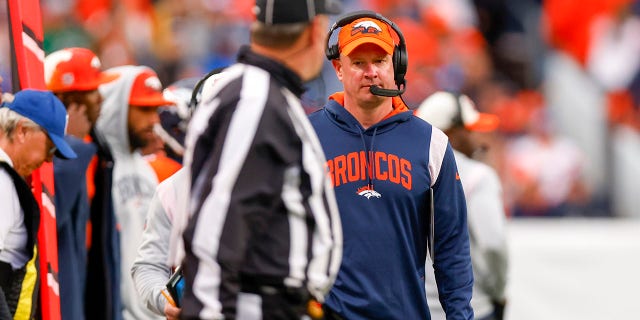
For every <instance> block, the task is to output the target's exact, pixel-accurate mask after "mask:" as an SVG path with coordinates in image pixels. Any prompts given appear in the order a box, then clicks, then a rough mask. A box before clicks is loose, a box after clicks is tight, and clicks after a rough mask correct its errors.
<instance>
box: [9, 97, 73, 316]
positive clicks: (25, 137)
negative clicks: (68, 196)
mask: <svg viewBox="0 0 640 320" xmlns="http://www.w3.org/2000/svg"><path fill="white" fill-rule="evenodd" d="M66 124H67V112H66V111H65V108H64V106H63V105H62V102H60V100H58V98H56V97H55V96H54V95H53V94H52V93H51V92H49V91H39V90H23V91H20V92H18V93H17V94H16V95H15V97H14V99H13V101H5V102H3V103H2V106H1V107H0V203H1V204H2V206H3V212H2V213H3V214H2V219H0V319H13V316H14V314H15V312H16V310H23V311H25V310H26V311H27V312H29V311H30V310H31V311H33V310H36V308H35V307H32V304H33V302H34V301H38V299H37V295H38V287H37V284H36V285H33V284H32V285H29V282H28V281H27V282H23V280H24V279H25V278H30V277H35V278H37V272H38V271H37V267H38V266H37V265H36V263H35V261H36V259H33V258H34V257H35V256H37V250H35V249H34V247H35V245H36V236H37V233H38V225H39V222H40V210H39V208H38V203H37V202H36V199H35V197H34V196H33V194H32V193H31V187H30V186H29V185H28V184H27V182H26V181H25V178H26V177H27V176H29V175H30V174H31V172H33V170H35V169H37V168H39V167H40V165H42V163H43V162H45V161H47V162H51V160H52V159H53V156H54V154H55V155H57V156H58V157H61V158H64V159H72V158H75V157H76V154H75V153H74V152H73V150H72V149H71V147H69V145H68V144H67V143H66V142H65V140H64V135H65V128H66ZM32 279H33V278H32ZM29 318H31V316H30V317H29Z"/></svg>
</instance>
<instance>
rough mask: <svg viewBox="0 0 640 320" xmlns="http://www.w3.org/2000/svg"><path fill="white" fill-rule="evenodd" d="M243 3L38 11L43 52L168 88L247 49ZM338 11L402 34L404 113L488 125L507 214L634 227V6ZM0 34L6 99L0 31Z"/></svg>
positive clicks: (320, 82) (106, 4)
mask: <svg viewBox="0 0 640 320" xmlns="http://www.w3.org/2000/svg"><path fill="white" fill-rule="evenodd" d="M0 3H1V4H0V25H2V26H7V25H8V24H7V21H6V19H7V12H6V1H0ZM253 3H254V0H120V1H118V0H42V1H41V5H42V11H43V12H42V15H43V27H44V30H45V39H44V49H45V52H46V53H47V54H48V53H50V52H53V51H55V50H58V49H61V48H64V47H72V46H74V47H86V48H90V49H92V50H93V51H94V52H96V53H98V55H99V57H100V59H101V60H102V62H103V67H104V68H105V69H106V68H110V67H114V66H118V65H124V64H142V65H147V66H150V67H151V68H153V69H154V70H156V71H157V72H158V75H159V77H160V80H161V81H162V83H165V84H169V83H173V82H175V81H177V80H179V79H183V78H187V77H193V76H200V75H203V74H205V73H206V72H207V71H209V70H211V69H213V68H216V67H222V66H226V65H228V64H230V63H232V62H233V61H234V60H235V54H236V51H237V50H238V48H239V47H240V45H242V44H245V43H248V40H249V39H248V34H249V33H248V27H249V22H250V21H251V17H252V10H251V9H252V5H253ZM343 3H344V7H345V8H344V11H345V12H348V11H353V10H359V9H370V10H374V11H377V12H380V13H382V14H383V15H385V16H386V17H388V18H390V19H391V20H393V21H395V22H396V23H397V24H398V26H399V27H400V28H401V30H402V31H403V34H404V37H405V38H406V40H407V49H408V53H409V70H408V73H407V81H408V87H407V91H406V93H405V94H404V95H403V98H404V100H405V101H406V102H407V104H408V105H409V106H410V107H412V108H417V107H418V106H419V105H420V103H421V102H422V101H423V100H424V99H425V98H426V97H427V96H428V95H429V94H431V93H433V92H435V91H436V90H442V89H444V90H451V91H456V92H463V93H465V94H467V95H469V96H470V97H471V98H472V99H473V100H474V101H476V103H477V105H478V108H479V109H480V110H482V111H484V112H489V113H494V114H496V115H498V116H499V117H500V119H501V127H500V129H499V130H498V131H497V132H495V133H492V134H489V135H486V136H485V137H484V138H485V139H486V145H487V146H490V148H487V149H486V150H484V152H482V153H481V154H478V155H477V156H478V157H479V158H481V159H482V160H484V161H486V162H487V163H489V164H490V165H492V166H494V167H495V168H496V169H497V171H498V172H499V174H500V176H501V179H502V180H503V186H504V196H505V202H506V205H507V212H508V213H509V214H510V215H511V216H514V217H519V216H616V217H640V210H638V209H636V208H640V197H638V196H637V195H636V194H637V190H640V108H639V106H640V37H638V36H637V35H638V34H640V1H632V0H606V1H605V0H547V1H541V0H519V1H509V0H345V1H343ZM334 18H335V17H334ZM0 30H1V31H0V76H2V78H3V79H4V82H2V90H3V91H5V92H8V91H12V87H11V76H10V71H11V68H10V65H11V59H10V54H9V39H8V32H7V31H8V30H7V28H2V29H0ZM308 85H309V88H310V90H309V92H308V93H307V94H306V96H305V99H304V102H305V104H306V107H307V108H308V110H309V111H312V110H314V109H316V108H318V107H320V106H322V104H323V103H324V101H325V99H326V97H327V96H328V95H329V94H331V93H333V92H334V91H337V90H338V88H340V83H339V82H337V79H336V77H335V75H334V73H333V70H332V68H331V66H330V64H329V63H328V62H327V63H326V65H325V68H324V71H323V74H322V76H321V77H320V78H318V79H317V80H314V81H312V82H311V83H309V84H308ZM407 139H411V137H407Z"/></svg>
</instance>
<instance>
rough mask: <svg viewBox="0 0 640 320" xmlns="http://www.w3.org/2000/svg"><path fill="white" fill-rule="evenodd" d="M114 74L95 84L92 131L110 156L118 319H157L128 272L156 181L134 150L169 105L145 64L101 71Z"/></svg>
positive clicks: (149, 136) (145, 140)
mask: <svg viewBox="0 0 640 320" xmlns="http://www.w3.org/2000/svg"><path fill="white" fill-rule="evenodd" d="M106 72H109V73H115V74H118V75H119V77H118V79H117V80H116V81H113V82H110V83H108V84H105V85H103V86H101V87H100V91H101V93H102V95H103V97H104V102H103V104H102V110H101V113H100V117H99V118H98V122H97V124H96V130H97V131H98V132H99V133H100V134H102V135H103V136H104V138H105V140H106V144H107V145H108V147H109V148H110V149H111V153H112V155H113V160H114V166H113V185H112V190H111V192H112V196H113V209H114V212H115V218H116V223H117V229H118V230H119V243H120V280H119V287H120V295H121V303H122V306H123V313H122V318H123V319H125V320H128V319H160V318H159V317H158V316H156V315H154V314H153V313H152V312H150V311H149V310H148V309H147V308H146V307H145V305H144V304H143V303H142V302H141V301H140V298H139V296H138V294H137V292H136V289H135V287H134V285H133V281H132V279H131V277H130V276H129V270H131V266H132V265H133V261H134V259H135V257H136V253H137V248H138V246H139V245H140V243H141V241H142V232H143V230H144V224H145V218H146V214H147V211H148V207H149V203H150V201H151V199H152V197H153V194H154V191H155V188H156V186H157V185H158V179H157V177H156V174H155V172H154V171H153V169H152V168H151V166H150V165H149V164H148V163H147V162H146V161H145V160H144V159H143V157H142V155H141V153H140V151H139V149H140V148H142V147H144V146H145V145H146V144H147V143H149V141H151V140H152V139H154V137H155V136H154V134H155V133H154V130H153V128H154V126H155V125H157V124H158V123H159V122H160V118H159V116H158V107H160V106H166V105H173V102H171V101H168V100H166V99H165V98H164V97H163V95H162V84H161V83H160V80H159V79H158V77H157V75H156V73H155V72H154V71H153V70H152V69H150V68H148V67H145V66H121V67H115V68H111V69H108V70H106Z"/></svg>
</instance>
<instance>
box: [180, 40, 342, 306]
mask: <svg viewBox="0 0 640 320" xmlns="http://www.w3.org/2000/svg"><path fill="white" fill-rule="evenodd" d="M302 92H303V87H302V83H301V80H300V78H299V77H298V76H297V75H296V74H295V73H293V72H292V71H291V70H289V69H288V68H286V67H285V66H284V65H282V64H280V63H278V62H276V61H273V60H270V59H268V58H266V57H264V56H260V55H257V54H255V53H253V52H251V51H250V50H249V49H248V48H243V49H242V50H241V52H240V54H239V56H238V63H237V64H235V65H233V66H231V67H229V68H228V69H226V70H225V73H224V76H222V77H221V78H220V79H218V80H217V81H216V83H215V85H214V86H213V88H212V90H211V92H210V93H209V94H205V95H206V96H205V97H203V100H202V101H203V103H202V104H201V106H200V107H199V108H198V110H197V112H196V113H195V114H194V118H193V119H192V121H191V124H190V127H189V133H188V136H187V149H188V151H187V156H186V160H185V161H186V165H189V168H190V170H191V194H190V204H189V206H190V210H189V211H190V213H191V219H190V220H189V223H188V225H187V227H186V229H185V231H184V234H183V236H184V241H185V251H186V257H185V261H184V268H185V269H184V270H185V279H186V285H187V289H186V291H185V296H184V299H183V310H182V317H184V318H187V319H188V318H202V319H213V318H219V317H221V316H222V315H223V314H224V315H225V316H231V315H233V313H234V312H235V308H236V305H237V295H238V293H239V292H241V291H243V287H244V286H246V285H258V286H260V285H270V286H275V287H282V288H284V287H290V288H306V289H308V291H309V292H310V293H311V294H312V295H313V296H315V297H316V298H317V299H320V300H321V301H322V299H323V297H324V295H325V294H326V293H327V292H328V290H329V289H330V288H331V286H332V284H333V281H334V279H335V276H336V274H337V272H338V269H339V266H340V260H341V256H342V230H341V224H340V218H339V214H338V209H337V205H336V202H335V197H334V193H333V189H332V187H331V184H330V182H329V180H328V176H327V173H326V170H325V157H324V153H323V151H322V147H321V146H320V143H319V141H318V138H317V136H316V134H315V132H314V130H313V128H312V127H311V125H310V123H309V122H308V120H307V116H306V114H305V113H304V110H303V108H302V106H301V104H300V99H299V97H300V94H302Z"/></svg>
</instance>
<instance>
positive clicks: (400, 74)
mask: <svg viewBox="0 0 640 320" xmlns="http://www.w3.org/2000/svg"><path fill="white" fill-rule="evenodd" d="M393 70H394V73H395V76H394V79H395V82H396V85H397V86H398V87H399V86H400V85H402V84H404V83H405V80H404V76H405V75H406V74H407V53H406V52H405V50H404V48H403V47H402V46H398V45H396V46H395V48H394V49H393Z"/></svg>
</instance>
